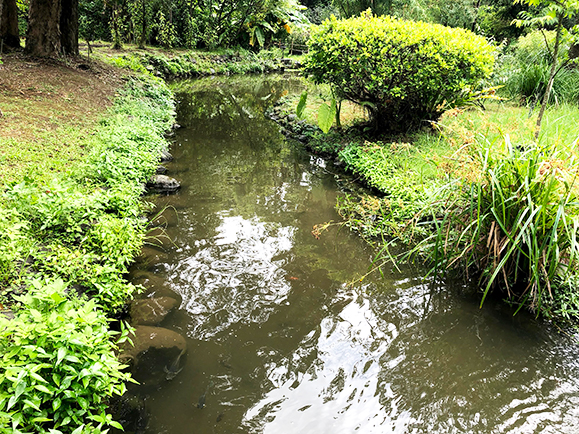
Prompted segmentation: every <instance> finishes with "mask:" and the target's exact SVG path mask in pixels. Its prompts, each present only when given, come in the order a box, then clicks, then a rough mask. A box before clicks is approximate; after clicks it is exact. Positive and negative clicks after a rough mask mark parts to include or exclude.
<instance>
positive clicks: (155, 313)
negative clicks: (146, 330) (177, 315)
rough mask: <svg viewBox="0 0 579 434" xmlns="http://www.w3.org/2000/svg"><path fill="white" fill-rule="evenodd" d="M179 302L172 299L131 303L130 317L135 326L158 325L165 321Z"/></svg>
mask: <svg viewBox="0 0 579 434" xmlns="http://www.w3.org/2000/svg"><path fill="white" fill-rule="evenodd" d="M177 303H178V302H177V300H175V299H174V298H171V297H157V298H144V299H142V300H134V301H133V302H132V303H131V307H130V315H131V320H132V321H131V322H132V324H133V325H135V324H138V325H157V324H159V323H160V322H161V321H163V320H164V319H165V317H166V316H167V315H168V314H169V312H171V311H172V310H173V309H174V308H175V306H177Z"/></svg>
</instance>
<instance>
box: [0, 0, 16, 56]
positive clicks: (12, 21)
mask: <svg viewBox="0 0 579 434" xmlns="http://www.w3.org/2000/svg"><path fill="white" fill-rule="evenodd" d="M0 39H2V40H3V41H4V44H5V45H7V46H9V47H13V48H17V47H20V35H19V32H18V7H17V6H16V0H0Z"/></svg>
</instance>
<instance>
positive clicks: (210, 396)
mask: <svg viewBox="0 0 579 434" xmlns="http://www.w3.org/2000/svg"><path fill="white" fill-rule="evenodd" d="M298 86H299V82H297V81H296V80H294V79H292V78H291V77H282V76H277V77H274V76H268V77H238V78H208V79H201V80H196V81H190V82H183V83H179V84H178V85H177V86H176V92H177V99H178V101H179V108H178V123H179V124H181V125H182V127H183V128H182V129H180V130H178V131H177V136H176V138H175V146H174V149H173V154H174V156H175V161H174V162H172V163H170V164H169V165H168V167H169V170H170V175H171V176H173V177H175V178H177V179H178V180H180V181H181V183H182V189H181V190H180V191H179V192H178V193H177V194H174V195H171V196H163V197H160V198H158V200H157V205H158V206H160V207H164V206H168V207H169V208H167V209H166V210H165V212H164V213H163V218H164V219H165V220H166V222H167V233H168V235H169V236H170V237H171V239H172V240H173V243H174V244H173V245H168V247H166V248H165V250H161V249H154V248H149V249H148V255H149V256H148V257H149V260H148V262H143V263H141V264H139V265H138V266H137V267H136V268H135V270H133V275H134V276H135V279H136V278H137V277H138V276H139V275H141V276H142V275H143V273H149V274H150V276H151V277H149V279H148V280H147V285H148V286H149V293H148V294H147V295H146V296H150V297H152V296H160V295H171V296H173V297H179V299H180V307H179V308H178V309H177V310H176V311H174V312H172V313H171V314H170V316H168V317H167V318H166V319H165V320H164V322H163V323H162V324H161V325H162V327H166V328H169V329H172V330H175V331H177V332H179V333H180V334H182V335H183V336H186V338H187V345H188V350H187V354H186V356H185V357H184V360H183V361H182V362H183V364H184V369H183V370H182V371H181V372H179V373H178V374H177V375H176V376H175V378H174V379H172V380H170V381H163V382H161V383H160V384H156V385H155V386H154V387H152V386H146V385H144V386H142V387H141V389H136V392H135V393H139V394H141V395H142V396H143V397H144V398H145V402H146V406H147V409H148V411H149V413H150V418H149V421H148V427H147V430H146V432H147V433H149V434H160V433H171V434H181V433H187V434H191V433H202V434H206V433H223V434H225V433H228V434H229V433H268V434H273V433H276V434H278V433H279V434H282V433H283V434H293V433H315V434H325V433H327V434H337V433H356V432H357V433H363V434H369V433H432V434H434V433H466V432H469V433H576V432H579V381H578V379H579V349H578V347H577V345H575V344H573V342H572V341H571V339H569V338H567V337H565V335H563V334H561V333H558V332H557V331H556V330H554V329H553V328H552V327H550V326H549V325H548V324H544V323H541V322H539V321H537V320H535V319H534V318H533V317H531V316H529V315H526V314H524V313H523V314H521V313H519V314H517V316H515V317H513V316H512V310H511V309H510V308H508V307H507V306H505V305H504V304H503V303H501V302H493V301H492V300H491V301H489V302H488V303H487V304H485V306H484V308H483V309H479V307H478V298H477V296H476V294H472V291H471V290H470V289H468V288H466V287H462V286H460V285H455V286H452V287H444V288H441V287H432V285H429V284H428V282H424V281H423V280H422V279H421V277H420V276H419V275H416V272H413V271H411V270H405V271H404V272H403V273H402V274H400V273H398V272H387V273H386V275H385V276H384V278H381V277H380V276H379V275H378V274H375V275H370V276H369V277H367V278H365V279H364V280H363V281H362V282H359V280H357V279H359V277H360V276H362V275H364V274H365V273H366V272H367V271H368V268H369V266H370V265H371V261H372V257H373V251H372V250H371V249H370V248H369V247H368V246H367V245H366V244H365V243H364V242H363V241H362V240H361V239H360V238H358V237H357V236H356V235H353V234H350V233H349V232H348V231H347V230H346V229H339V228H338V227H337V226H332V227H330V228H329V230H327V231H326V232H324V233H322V235H321V236H320V237H319V239H317V238H316V237H314V236H313V235H312V228H313V226H314V225H316V224H320V223H324V222H329V221H339V217H338V216H337V215H336V212H335V211H334V205H335V201H336V197H337V196H338V195H340V194H343V193H342V191H343V190H344V189H348V188H351V187H352V186H351V184H350V183H349V181H348V180H347V179H345V178H344V177H343V175H342V174H340V173H339V171H338V170H337V169H335V168H333V167H331V165H327V164H326V163H324V162H323V161H321V160H317V159H316V158H313V157H312V156H310V155H309V154H307V153H306V152H305V151H303V150H302V149H300V147H299V146H298V145H296V144H292V143H290V142H286V141H285V139H284V137H283V136H282V135H281V134H280V132H279V128H278V126H277V125H276V124H275V123H273V122H272V121H270V120H268V119H266V118H265V117H264V115H263V112H264V110H265V108H266V107H268V106H269V105H270V104H271V103H272V102H273V101H274V100H275V99H277V98H278V97H279V96H281V95H283V94H284V93H287V92H288V91H295V90H296V89H297V87H298ZM175 294H177V295H175ZM159 369H161V370H162V369H163V367H159Z"/></svg>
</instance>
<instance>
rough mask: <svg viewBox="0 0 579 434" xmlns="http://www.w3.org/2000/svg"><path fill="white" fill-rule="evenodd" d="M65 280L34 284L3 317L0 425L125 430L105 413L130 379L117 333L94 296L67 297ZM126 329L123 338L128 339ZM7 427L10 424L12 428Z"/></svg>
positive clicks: (17, 429)
mask: <svg viewBox="0 0 579 434" xmlns="http://www.w3.org/2000/svg"><path fill="white" fill-rule="evenodd" d="M66 292H67V288H66V285H65V284H64V282H63V281H61V280H57V281H54V282H50V283H43V282H40V281H36V282H34V288H33V289H32V290H31V291H30V292H29V293H28V294H26V295H24V296H20V297H17V300H18V301H19V302H20V303H22V306H23V307H22V308H21V309H20V310H17V311H16V316H15V318H14V319H12V320H8V319H7V318H5V317H3V316H0V353H1V354H2V357H1V358H0V426H2V427H5V428H6V429H7V431H4V430H3V431H2V432H12V433H28V432H34V433H38V434H41V433H51V434H59V433H60V434H65V433H73V434H81V433H101V432H106V429H105V428H106V427H107V426H113V427H117V428H122V427H121V426H120V424H119V423H117V422H114V421H113V420H112V418H111V416H110V415H109V414H107V412H106V410H107V404H108V400H109V398H111V397H112V396H113V395H122V394H123V393H124V391H125V384H124V381H127V380H129V379H130V377H129V375H128V374H126V373H123V372H122V369H123V365H121V364H120V363H119V362H118V360H117V358H116V357H115V355H114V352H113V351H114V350H115V349H116V345H115V344H114V343H113V340H116V339H115V337H114V335H115V334H116V333H115V332H112V331H110V330H109V326H108V322H107V319H106V318H105V317H104V316H103V315H102V314H101V313H99V312H98V306H97V304H96V303H95V302H94V301H93V300H86V299H79V298H76V297H69V296H67V294H66ZM126 337H127V336H126V333H125V334H124V335H123V336H122V338H123V339H126ZM8 427H9V428H8Z"/></svg>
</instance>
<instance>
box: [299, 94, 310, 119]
mask: <svg viewBox="0 0 579 434" xmlns="http://www.w3.org/2000/svg"><path fill="white" fill-rule="evenodd" d="M307 100H308V91H307V90H304V91H303V92H302V95H301V96H300V102H299V103H298V106H297V108H296V115H297V116H298V118H300V119H303V117H304V110H305V109H306V102H307Z"/></svg>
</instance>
